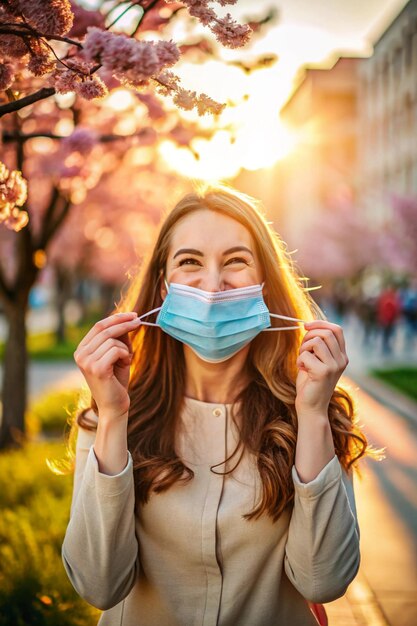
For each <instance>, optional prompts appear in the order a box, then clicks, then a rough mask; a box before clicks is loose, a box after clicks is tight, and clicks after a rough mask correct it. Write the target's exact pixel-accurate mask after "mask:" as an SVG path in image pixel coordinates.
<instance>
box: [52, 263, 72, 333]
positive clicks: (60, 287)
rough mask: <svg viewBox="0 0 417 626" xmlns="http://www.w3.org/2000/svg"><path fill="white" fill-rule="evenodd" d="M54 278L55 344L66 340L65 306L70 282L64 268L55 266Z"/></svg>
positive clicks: (69, 277)
mask: <svg viewBox="0 0 417 626" xmlns="http://www.w3.org/2000/svg"><path fill="white" fill-rule="evenodd" d="M55 277H56V296H55V302H56V310H57V313H58V326H57V329H56V341H57V343H64V342H65V340H66V338H67V337H66V330H65V327H66V325H65V305H66V303H67V302H68V300H69V298H70V297H71V288H72V281H71V275H70V272H69V270H67V269H65V267H60V266H59V265H58V264H57V265H55Z"/></svg>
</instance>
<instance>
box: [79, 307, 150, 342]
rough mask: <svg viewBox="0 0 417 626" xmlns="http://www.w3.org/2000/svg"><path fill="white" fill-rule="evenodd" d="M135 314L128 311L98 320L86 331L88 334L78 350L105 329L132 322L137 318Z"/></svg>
mask: <svg viewBox="0 0 417 626" xmlns="http://www.w3.org/2000/svg"><path fill="white" fill-rule="evenodd" d="M137 315H138V314H137V313H136V312H135V311H128V312H127V313H115V314H114V315H109V317H105V318H104V319H102V320H99V321H98V322H96V323H95V324H94V326H93V327H92V328H90V330H89V331H88V333H87V334H86V335H85V337H83V339H82V340H81V341H80V343H79V346H78V347H79V348H83V347H84V346H86V345H87V344H88V343H89V342H90V341H91V339H93V338H94V337H96V336H97V335H98V334H99V333H101V332H102V331H103V330H105V329H106V328H110V327H111V326H114V325H116V324H121V323H123V322H127V321H130V320H134V319H136V317H137Z"/></svg>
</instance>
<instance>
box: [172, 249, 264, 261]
mask: <svg viewBox="0 0 417 626" xmlns="http://www.w3.org/2000/svg"><path fill="white" fill-rule="evenodd" d="M232 252H249V254H250V255H252V256H253V253H252V251H251V250H249V248H247V247H246V246H234V247H233V248H229V249H228V250H225V251H224V252H223V256H226V255H227V254H232ZM180 254H195V255H196V256H204V254H203V253H202V252H201V251H200V250H196V249H195V248H181V249H180V250H177V251H176V253H175V254H174V256H173V257H172V258H173V259H175V258H176V257H177V256H179V255H180Z"/></svg>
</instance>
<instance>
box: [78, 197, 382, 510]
mask: <svg viewBox="0 0 417 626" xmlns="http://www.w3.org/2000/svg"><path fill="white" fill-rule="evenodd" d="M200 209H209V210H212V211H217V212H220V213H222V214H224V215H226V216H229V217H231V218H233V219H235V220H237V221H238V222H240V223H241V224H243V226H245V227H246V228H247V230H248V231H249V232H250V234H251V235H252V238H253V241H254V244H255V247H256V252H257V254H258V258H259V260H260V263H261V267H262V270H263V275H264V278H265V286H266V291H267V295H266V296H265V302H266V304H267V306H268V308H269V310H271V311H272V312H279V313H281V314H283V315H286V316H290V317H296V318H298V319H303V320H312V319H326V318H325V316H324V314H323V312H322V311H321V309H320V308H319V307H318V305H317V304H316V303H315V302H314V300H313V299H312V298H311V296H310V293H309V289H308V288H306V287H305V285H304V284H303V283H304V280H305V279H303V278H302V276H301V274H300V272H299V271H298V268H297V267H296V265H295V263H294V262H293V259H292V257H291V255H290V253H289V252H288V251H287V247H286V244H285V243H284V241H283V240H282V239H281V238H280V236H279V235H278V234H277V233H276V232H274V231H273V229H272V228H271V226H270V224H269V223H268V222H267V220H266V218H265V216H264V214H263V209H262V208H261V206H260V205H259V204H258V203H257V201H255V200H254V199H253V198H250V197H249V196H247V195H245V194H242V193H240V192H237V191H235V190H232V189H229V188H226V187H223V186H221V187H215V188H207V189H206V190H203V191H195V192H193V193H189V194H188V195H186V196H185V197H184V198H183V199H182V200H180V202H178V204H177V205H176V206H175V208H174V209H173V210H172V211H171V212H170V213H169V214H168V215H167V216H166V218H165V220H164V221H163V223H162V226H161V228H160V232H159V235H158V238H157V241H156V243H155V246H154V248H153V251H152V253H151V256H150V258H149V259H148V261H147V262H145V263H144V264H143V266H142V270H141V272H140V273H139V274H138V275H137V276H136V278H135V279H134V280H133V281H132V282H131V283H130V285H129V288H128V290H127V291H126V293H125V294H124V295H123V297H122V299H121V301H120V303H119V305H118V307H117V310H122V311H130V310H135V311H137V313H138V315H141V314H143V313H146V312H148V311H150V310H152V309H155V308H157V307H159V306H161V305H162V298H161V294H160V286H161V280H162V277H163V276H164V275H165V268H166V263H167V258H168V252H169V249H170V242H171V236H172V232H173V229H174V228H175V226H176V224H177V223H178V222H179V220H181V219H182V218H184V217H185V216H187V215H189V214H190V213H193V212H194V211H198V210H200ZM148 321H149V320H148ZM302 338H303V328H301V327H300V329H299V330H292V331H291V332H279V333H260V334H259V335H258V336H257V337H255V339H253V340H252V342H251V345H250V349H249V352H248V357H247V370H248V373H249V381H250V382H249V383H248V385H247V386H246V388H244V389H243V390H242V391H241V392H240V394H239V395H238V397H237V398H236V403H237V402H239V403H240V407H241V414H240V418H241V419H240V424H241V427H240V444H239V446H240V447H241V448H242V449H247V450H248V451H249V452H251V453H253V454H255V455H256V458H257V464H258V470H259V473H260V476H261V480H262V485H263V489H262V495H261V498H260V500H259V502H258V503H257V505H256V506H255V508H254V509H253V510H252V511H249V512H248V513H247V515H246V518H247V519H253V518H257V517H259V516H260V515H262V514H264V513H266V514H269V515H270V516H271V517H272V518H273V519H274V520H276V519H277V518H278V517H279V515H280V514H281V512H282V511H283V510H284V508H285V507H286V506H287V505H289V504H291V502H292V500H293V498H294V486H293V482H292V479H291V468H292V466H293V464H294V459H295V448H296V441H297V427H298V424H297V414H296V411H295V397H296V386H295V380H296V377H297V372H298V370H297V366H296V360H297V356H298V353H299V348H300V344H301V341H302ZM132 343H133V352H134V357H133V362H132V369H131V378H130V383H129V395H130V399H131V404H130V410H129V422H128V447H129V450H130V452H131V454H132V457H133V461H134V477H135V490H136V501H137V503H138V504H139V503H145V502H147V500H148V499H149V497H150V494H151V493H152V492H157V493H158V492H162V491H165V490H166V489H169V487H170V486H171V485H173V484H174V483H175V482H177V481H189V480H192V478H193V472H192V470H191V469H190V468H188V467H186V465H185V464H184V463H183V461H182V460H181V458H179V456H178V455H177V453H176V449H175V434H176V428H177V423H178V419H179V415H180V412H181V410H182V406H183V402H184V390H185V379H186V371H185V361H184V354H183V345H182V344H181V343H180V342H179V341H177V340H176V339H173V338H172V337H171V336H169V335H168V334H166V333H164V332H162V331H161V329H159V328H155V327H150V326H140V327H139V328H138V330H137V331H136V332H135V335H134V337H133V339H132ZM236 403H235V405H234V406H236ZM92 407H93V408H95V409H96V408H97V407H95V403H94V401H92ZM83 416H84V417H83ZM328 416H329V421H330V425H331V430H332V434H333V441H334V445H335V451H336V454H337V456H338V458H339V461H340V463H341V464H342V466H343V467H344V469H345V470H346V472H348V473H350V472H351V469H352V467H353V466H355V467H356V466H357V465H356V462H357V461H358V459H359V458H360V457H362V456H364V455H365V454H371V455H372V454H374V455H375V456H376V454H375V451H373V450H372V449H371V447H370V446H369V445H368V442H367V439H366V437H365V435H364V434H363V432H362V431H361V430H360V428H359V426H358V423H357V414H356V408H355V405H354V401H353V399H352V397H351V395H350V394H349V392H348V391H347V390H346V389H343V388H342V387H341V386H340V385H338V386H337V387H336V389H335V391H334V393H333V396H332V398H331V402H330V405H329V412H328ZM78 423H79V425H81V426H84V427H90V428H91V423H90V425H89V424H87V423H86V422H85V414H84V413H81V414H80V415H79V417H78ZM234 452H235V453H236V451H234ZM232 456H235V455H234V454H233V455H232ZM236 458H237V457H236ZM212 471H216V472H217V473H219V471H218V469H217V468H216V469H215V468H214V467H213V468H212ZM229 471H230V470H229ZM225 473H226V472H225Z"/></svg>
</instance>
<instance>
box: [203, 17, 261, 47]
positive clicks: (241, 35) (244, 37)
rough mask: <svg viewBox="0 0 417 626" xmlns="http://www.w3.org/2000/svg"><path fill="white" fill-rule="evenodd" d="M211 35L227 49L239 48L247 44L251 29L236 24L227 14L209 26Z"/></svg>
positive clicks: (245, 25)
mask: <svg viewBox="0 0 417 626" xmlns="http://www.w3.org/2000/svg"><path fill="white" fill-rule="evenodd" d="M210 30H211V31H212V33H214V34H215V35H216V39H217V41H218V42H220V43H221V44H222V45H223V46H226V47H228V48H240V47H241V46H244V45H245V44H247V43H248V41H249V39H250V36H251V33H252V29H251V28H250V26H248V25H247V24H238V23H237V22H236V21H235V20H234V19H233V18H232V16H231V15H230V13H227V15H226V17H224V18H217V19H216V23H215V24H214V25H213V26H210Z"/></svg>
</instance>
